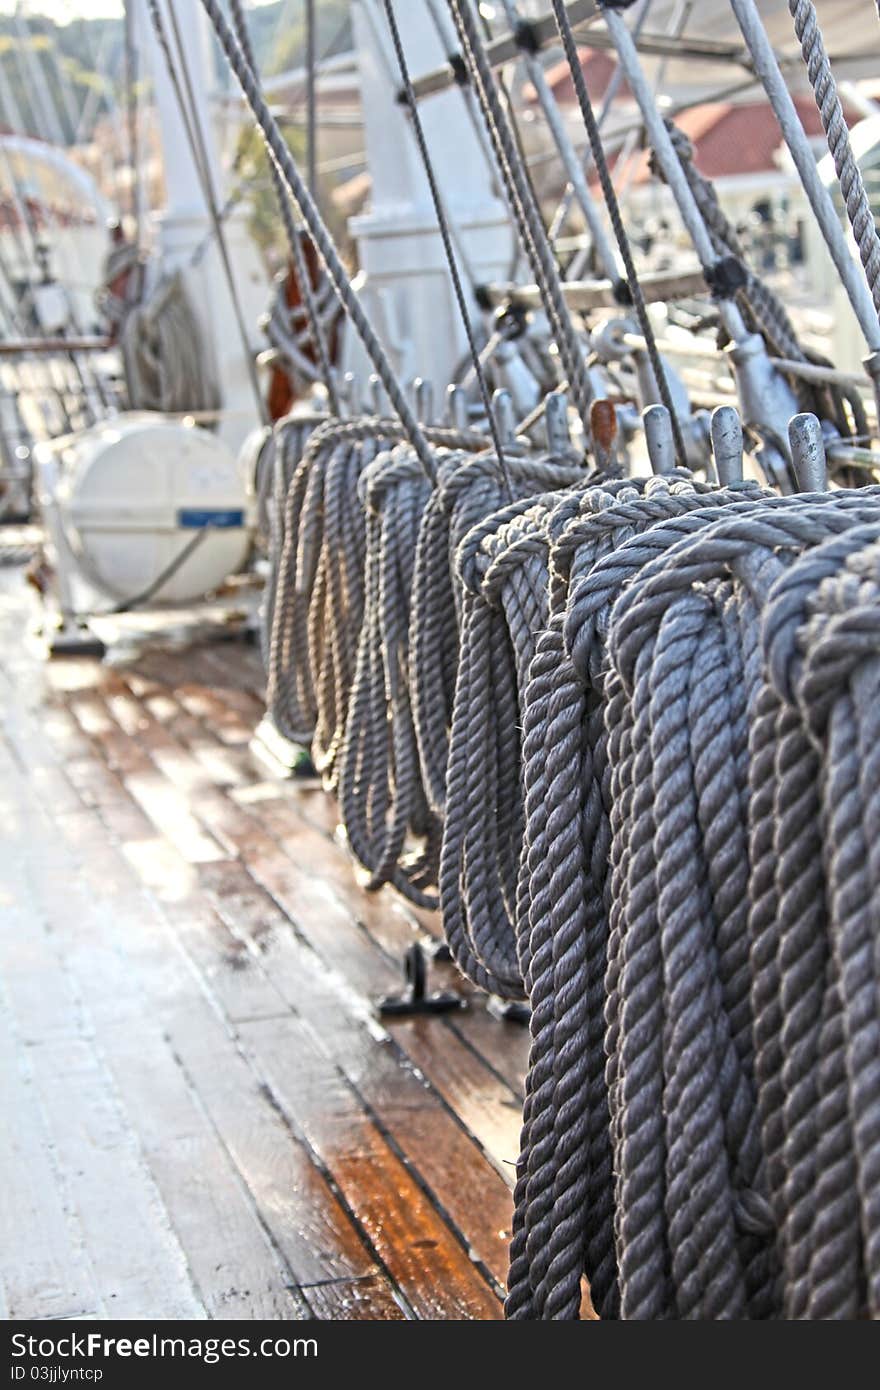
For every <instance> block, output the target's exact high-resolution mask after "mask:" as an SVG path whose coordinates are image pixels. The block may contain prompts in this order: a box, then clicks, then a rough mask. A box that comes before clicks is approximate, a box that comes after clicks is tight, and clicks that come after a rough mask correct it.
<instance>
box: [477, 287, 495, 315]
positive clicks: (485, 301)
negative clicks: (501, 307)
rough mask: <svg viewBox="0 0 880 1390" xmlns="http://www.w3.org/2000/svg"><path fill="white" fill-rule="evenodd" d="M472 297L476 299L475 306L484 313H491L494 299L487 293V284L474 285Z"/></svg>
mask: <svg viewBox="0 0 880 1390" xmlns="http://www.w3.org/2000/svg"><path fill="white" fill-rule="evenodd" d="M474 299H475V300H476V301H477V306H478V307H479V308H480V309H482V310H483V313H485V314H488V313H491V311H492V310H493V309H494V308H495V304H494V301H493V299H492V296H491V294H490V293H489V286H488V285H474Z"/></svg>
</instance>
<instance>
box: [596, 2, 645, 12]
mask: <svg viewBox="0 0 880 1390" xmlns="http://www.w3.org/2000/svg"><path fill="white" fill-rule="evenodd" d="M635 3H636V0H599V9H600V10H628V9H630V8H631V6H633V5H634V4H635Z"/></svg>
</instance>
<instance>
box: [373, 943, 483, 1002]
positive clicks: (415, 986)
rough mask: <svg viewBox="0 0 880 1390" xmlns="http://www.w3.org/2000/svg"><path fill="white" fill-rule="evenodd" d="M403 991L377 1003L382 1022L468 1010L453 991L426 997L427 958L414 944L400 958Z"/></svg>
mask: <svg viewBox="0 0 880 1390" xmlns="http://www.w3.org/2000/svg"><path fill="white" fill-rule="evenodd" d="M403 973H404V978H405V979H406V989H404V990H402V991H401V993H400V994H387V995H386V996H385V998H384V999H380V1000H379V1004H378V1010H379V1014H380V1016H382V1017H383V1018H407V1017H411V1016H412V1015H415V1014H448V1013H452V1012H453V1010H455V1009H465V1008H467V1000H465V999H462V997H461V995H460V994H456V993H454V991H453V990H441V991H437V992H436V993H434V994H428V993H427V990H426V988H425V986H426V984H427V978H428V967H427V956H426V952H425V949H424V947H423V946H422V945H421V944H420V943H419V942H416V943H415V944H414V945H413V946H410V948H409V950H408V951H407V953H406V955H405V956H404V958H403Z"/></svg>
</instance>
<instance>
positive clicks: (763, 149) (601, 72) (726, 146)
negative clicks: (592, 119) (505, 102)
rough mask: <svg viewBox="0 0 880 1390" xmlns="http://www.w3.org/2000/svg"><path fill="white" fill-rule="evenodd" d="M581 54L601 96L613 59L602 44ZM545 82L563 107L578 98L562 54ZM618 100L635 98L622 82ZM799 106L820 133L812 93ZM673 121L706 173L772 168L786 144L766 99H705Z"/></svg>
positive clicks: (640, 176)
mask: <svg viewBox="0 0 880 1390" xmlns="http://www.w3.org/2000/svg"><path fill="white" fill-rule="evenodd" d="M578 56H579V57H580V60H581V68H582V70H583V73H584V77H585V79H586V82H587V89H588V91H589V93H590V97H591V99H592V101H593V102H594V103H596V104H598V103H600V102H601V101H602V98H603V96H604V94H605V91H606V89H607V87H608V83H609V81H610V80H611V74H612V73H613V72H614V69H615V66H616V64H615V62H614V60H613V58H612V57H611V56H610V55H609V54H608V53H606V52H605V51H604V50H602V49H592V48H579V49H578ZM547 81H548V82H549V83H550V86H551V87H552V88H553V92H554V95H555V97H556V100H557V101H558V102H559V104H560V105H561V106H566V105H573V104H574V103H575V102H576V97H575V94H574V87H573V85H572V81H571V74H570V72H569V70H568V63H567V62H566V61H565V60H564V59H563V60H562V61H560V62H558V63H554V64H552V65H551V66H550V67H548V68H547ZM524 97H525V99H526V101H529V102H533V101H534V100H535V92H534V89H533V88H532V87H531V85H530V84H527V85H526V87H525V90H524ZM616 100H617V101H619V102H628V101H631V100H632V97H631V94H630V91H629V88H628V87H627V85H626V83H625V82H621V84H620V87H619V89H618V92H617V97H616ZM794 103H795V106H796V107H797V112H798V115H799V117H800V119H801V123H802V124H803V127H804V129H805V130H806V132H807V135H809V136H810V137H811V138H812V137H814V136H819V135H821V134H822V123H821V121H820V119H819V113H818V111H817V110H816V104H815V102H814V101H813V99H812V97H811V96H795V98H794ZM675 123H676V125H677V126H679V127H680V129H681V130H683V131H684V132H685V134H686V135H688V136H689V137H690V139H691V141H692V142H693V144H694V147H695V151H696V163H697V167H698V168H699V170H700V172H701V173H703V174H705V175H706V176H707V177H708V178H723V177H724V176H726V175H731V174H757V173H771V172H773V171H774V170H775V169H777V168H778V163H777V159H776V155H777V153H778V150H779V147H780V145H781V143H782V136H781V135H780V132H779V126H778V125H777V123H776V118H775V116H774V115H773V112H772V111H771V109H770V107H769V105H768V104H767V102H766V101H754V102H743V103H736V104H733V103H730V102H707V103H706V104H705V105H703V106H695V107H693V108H692V109H691V110H690V111H682V112H681V113H680V115H678V116H676V118H675ZM638 159H639V163H638V168H637V170H636V173H635V180H634V181H635V182H636V183H637V184H638V183H646V182H648V181H649V180H650V178H651V177H652V176H651V173H650V170H649V168H648V154H647V152H642V153H641V154H640V155H639V156H638Z"/></svg>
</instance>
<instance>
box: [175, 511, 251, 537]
mask: <svg viewBox="0 0 880 1390" xmlns="http://www.w3.org/2000/svg"><path fill="white" fill-rule="evenodd" d="M177 524H178V526H180V527H182V528H183V529H184V530H186V531H198V530H199V529H200V528H201V527H203V526H217V527H222V528H223V529H224V530H228V529H229V528H231V527H233V526H244V512H243V511H241V510H240V509H239V510H236V509H235V508H232V509H229V508H218V507H180V508H179V510H178V513H177Z"/></svg>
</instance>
